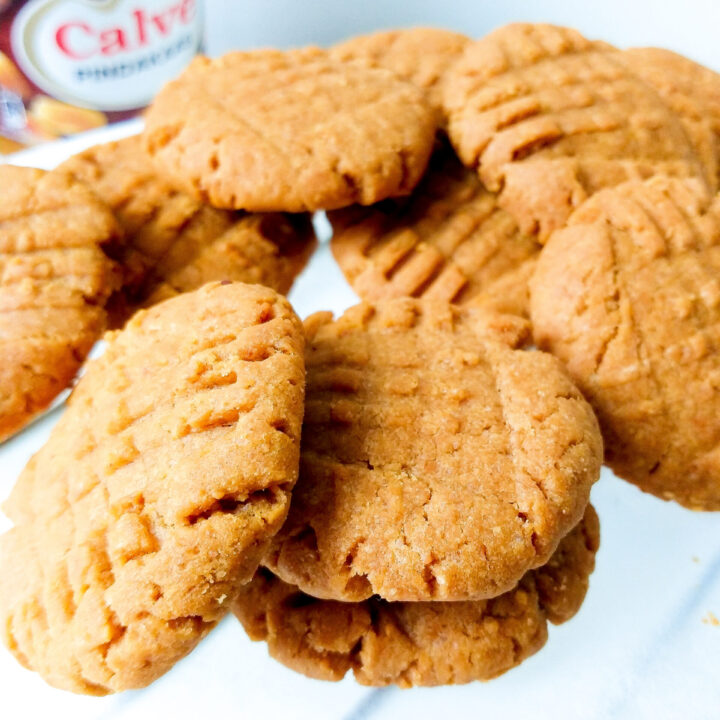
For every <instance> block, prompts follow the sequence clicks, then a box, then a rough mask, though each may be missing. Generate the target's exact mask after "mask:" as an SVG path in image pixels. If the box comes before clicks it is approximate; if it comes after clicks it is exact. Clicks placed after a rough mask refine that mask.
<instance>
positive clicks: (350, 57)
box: [330, 27, 471, 113]
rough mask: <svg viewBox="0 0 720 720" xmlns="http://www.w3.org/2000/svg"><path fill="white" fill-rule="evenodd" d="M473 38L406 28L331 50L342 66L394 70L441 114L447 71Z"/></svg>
mask: <svg viewBox="0 0 720 720" xmlns="http://www.w3.org/2000/svg"><path fill="white" fill-rule="evenodd" d="M470 42H471V41H470V38H469V37H467V35H462V34H461V33H456V32H452V31H450V30H442V29H440V28H424V27H416V28H407V29H403V30H387V31H385V32H375V33H370V34H369V35H358V36H356V37H352V38H349V39H348V40H346V41H345V42H342V43H339V44H338V45H335V46H334V47H333V48H331V49H330V55H331V56H332V57H333V58H335V59H337V60H341V61H343V62H348V61H353V62H360V63H363V64H366V65H369V66H370V67H383V68H387V69H388V70H392V72H394V73H395V74H396V75H397V76H398V77H401V78H402V79H403V80H407V81H408V82H411V83H413V84H414V85H417V86H418V87H419V88H422V89H423V90H424V91H425V97H426V99H427V102H428V103H429V104H430V105H431V106H432V107H433V108H435V109H436V110H437V111H438V112H440V113H442V84H443V81H444V77H445V73H446V72H447V70H448V68H449V67H450V66H451V65H452V64H453V63H454V62H455V61H456V60H457V59H458V58H459V57H460V55H461V54H462V52H463V50H464V49H465V47H466V46H467V45H468V44H469V43H470Z"/></svg>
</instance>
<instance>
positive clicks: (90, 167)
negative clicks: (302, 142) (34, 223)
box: [62, 136, 315, 323]
mask: <svg viewBox="0 0 720 720" xmlns="http://www.w3.org/2000/svg"><path fill="white" fill-rule="evenodd" d="M62 167H63V169H65V170H67V171H68V172H71V173H72V174H73V175H75V177H77V178H78V179H80V180H82V181H83V182H85V183H86V184H87V185H88V186H89V187H91V188H92V189H93V190H94V192H95V193H97V194H98V195H99V196H100V197H101V198H102V199H103V200H104V201H105V202H106V203H107V204H108V205H109V206H110V207H111V208H112V210H113V212H114V213H115V214H116V215H117V218H118V220H119V221H120V224H121V225H122V227H123V229H124V231H125V240H124V243H123V245H122V247H121V249H120V251H119V253H118V260H119V261H120V264H121V266H122V268H123V271H124V287H123V292H122V294H121V295H117V296H115V297H114V298H113V303H112V306H113V313H114V315H116V316H117V317H114V318H113V319H114V321H115V322H116V323H117V322H121V321H124V319H125V318H126V317H127V316H128V315H130V314H132V311H133V310H134V309H137V307H139V306H143V305H145V306H148V305H152V304H154V303H155V302H158V301H159V300H164V299H166V298H168V297H172V296H173V295H177V294H178V293H181V292H187V291H189V290H195V289H196V288H198V287H200V286H201V285H204V284H205V283H206V282H211V281H214V280H233V281H240V282H248V283H258V284H260V285H265V286H267V287H271V288H273V289H274V290H277V291H278V292H279V293H282V294H283V295H285V294H287V293H288V291H289V290H290V288H291V286H292V284H293V281H294V279H295V277H296V276H297V275H298V273H299V272H300V271H301V270H302V269H303V268H304V267H305V264H306V263H307V260H308V259H309V257H310V255H311V253H312V251H313V249H314V247H315V236H314V233H313V230H312V225H311V222H310V218H309V216H308V215H306V214H304V213H301V214H296V215H289V214H285V213H263V214H247V213H238V212H230V211H227V210H217V209H216V208H213V207H210V206H209V205H206V204H204V203H202V202H200V201H198V200H196V199H195V198H192V197H190V196H189V195H188V194H186V193H184V192H180V191H178V190H175V189H174V188H173V187H171V186H170V185H169V184H168V183H167V182H166V181H165V180H163V179H162V178H161V177H160V176H159V175H158V174H157V173H156V172H155V168H154V167H153V165H152V160H151V158H150V156H149V155H148V154H147V153H146V152H144V150H143V149H142V145H141V141H140V137H139V136H135V137H130V138H126V139H124V140H120V141H118V142H112V143H107V144H105V145H98V146H96V147H93V148H90V149H89V150H86V151H85V152H83V153H80V154H79V155H75V156H74V157H72V158H70V160H68V161H66V162H65V163H64V164H63V166H62Z"/></svg>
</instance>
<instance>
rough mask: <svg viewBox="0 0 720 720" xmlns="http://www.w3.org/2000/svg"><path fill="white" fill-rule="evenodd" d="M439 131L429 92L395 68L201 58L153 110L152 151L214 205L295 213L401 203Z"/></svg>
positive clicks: (260, 55) (311, 57)
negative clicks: (428, 101) (385, 201)
mask: <svg viewBox="0 0 720 720" xmlns="http://www.w3.org/2000/svg"><path fill="white" fill-rule="evenodd" d="M435 129H436V119H435V114H434V113H433V111H432V109H431V108H430V107H429V106H428V105H427V104H426V103H425V100H424V96H423V92H422V90H420V89H419V88H416V87H415V86H413V85H411V84H409V83H406V82H403V81H402V80H400V79H399V78H398V77H397V76H396V75H394V74H393V73H391V72H390V71H389V70H383V69H379V68H368V67H363V66H361V65H358V64H355V63H342V62H340V61H338V60H333V59H332V58H330V57H329V56H328V54H327V53H326V52H324V51H323V50H320V49H318V48H304V49H302V50H291V51H288V52H282V51H279V50H256V51H251V52H233V53H229V54H227V55H225V56H223V57H220V58H217V59H215V60H210V59H208V58H203V57H201V58H197V59H196V60H195V61H194V62H193V63H192V64H191V65H190V67H189V68H188V69H187V70H186V71H185V72H184V73H183V74H182V75H181V76H180V78H178V79H177V80H176V81H174V82H172V83H170V84H168V85H166V86H165V88H164V89H163V90H161V91H160V94H159V95H158V96H157V98H156V99H155V102H154V103H153V104H152V106H151V107H150V109H149V110H148V113H147V129H146V132H145V146H146V148H147V149H148V150H149V152H150V154H151V155H153V157H154V158H155V160H156V162H157V165H158V167H159V168H161V169H162V172H163V173H164V174H165V175H167V177H168V178H169V179H170V180H171V181H172V182H173V183H175V184H177V186H178V187H180V188H183V189H185V190H186V191H187V192H189V193H191V194H192V195H193V196H195V197H199V198H202V199H203V200H204V201H206V202H209V203H210V204H211V205H214V206H216V207H223V208H232V209H242V210H251V211H276V210H277V211H289V212H299V211H303V210H323V209H332V208H338V207H344V206H345V205H351V204H353V203H360V204H361V205H369V204H371V203H374V202H377V201H378V200H382V199H384V198H386V197H390V196H393V195H406V194H407V193H409V192H410V190H412V188H413V187H414V186H415V185H416V184H417V182H418V180H419V179H420V176H421V175H422V173H423V170H424V169H425V165H426V164H427V161H428V158H429V156H430V152H431V150H432V145H433V140H434V137H435Z"/></svg>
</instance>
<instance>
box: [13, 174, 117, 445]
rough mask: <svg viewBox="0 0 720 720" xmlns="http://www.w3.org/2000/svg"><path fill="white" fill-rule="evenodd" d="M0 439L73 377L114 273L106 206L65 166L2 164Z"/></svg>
mask: <svg viewBox="0 0 720 720" xmlns="http://www.w3.org/2000/svg"><path fill="white" fill-rule="evenodd" d="M0 193H2V201H1V202H0V354H1V355H2V363H0V441H2V440H5V439H6V438H8V437H9V436H10V435H12V434H13V433H15V432H17V431H18V430H20V429H21V428H23V427H24V426H25V425H26V424H27V423H28V422H29V421H30V420H31V419H32V418H33V417H35V416H36V415H37V414H38V413H39V412H42V411H43V410H45V409H46V408H47V407H48V406H49V405H50V403H51V402H52V401H53V399H54V398H55V397H56V396H57V394H58V393H60V392H61V391H62V390H64V389H65V388H66V387H67V386H68V385H69V384H70V383H71V381H72V380H73V378H74V377H75V374H76V373H77V371H78V370H79V368H80V366H81V365H82V363H83V360H84V359H85V357H86V355H87V354H88V352H90V348H92V346H93V344H94V343H95V341H96V340H97V339H98V337H100V335H102V333H103V331H104V330H105V323H106V314H105V307H104V306H105V302H106V300H107V298H108V297H109V296H110V293H111V292H112V291H113V289H114V288H115V287H116V285H117V282H118V281H119V277H118V276H117V274H116V272H115V267H114V264H113V262H112V261H111V260H110V259H109V258H108V257H107V256H106V255H105V253H104V252H103V248H107V247H108V246H110V245H112V244H113V243H115V242H116V241H117V240H118V238H119V235H120V228H119V227H118V225H117V223H116V221H115V219H114V217H113V215H112V213H111V212H110V210H109V209H108V208H107V207H105V205H104V204H103V203H102V202H100V200H98V198H96V197H95V196H94V195H93V194H92V193H91V192H90V190H88V189H87V188H86V187H85V186H84V185H82V184H81V183H79V182H77V181H75V180H74V179H73V178H72V177H71V176H70V175H68V174H67V173H63V172H60V171H53V172H50V173H46V172H44V171H42V170H35V169H31V168H24V167H13V166H11V165H2V166H0Z"/></svg>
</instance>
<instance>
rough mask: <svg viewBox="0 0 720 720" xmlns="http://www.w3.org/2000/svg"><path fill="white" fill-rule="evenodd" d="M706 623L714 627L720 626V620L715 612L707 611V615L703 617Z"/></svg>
mask: <svg viewBox="0 0 720 720" xmlns="http://www.w3.org/2000/svg"><path fill="white" fill-rule="evenodd" d="M703 622H704V623H705V625H712V626H713V627H718V626H720V620H718V619H717V617H716V616H715V614H714V613H712V612H710V610H708V611H707V615H705V617H704V618H703Z"/></svg>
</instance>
